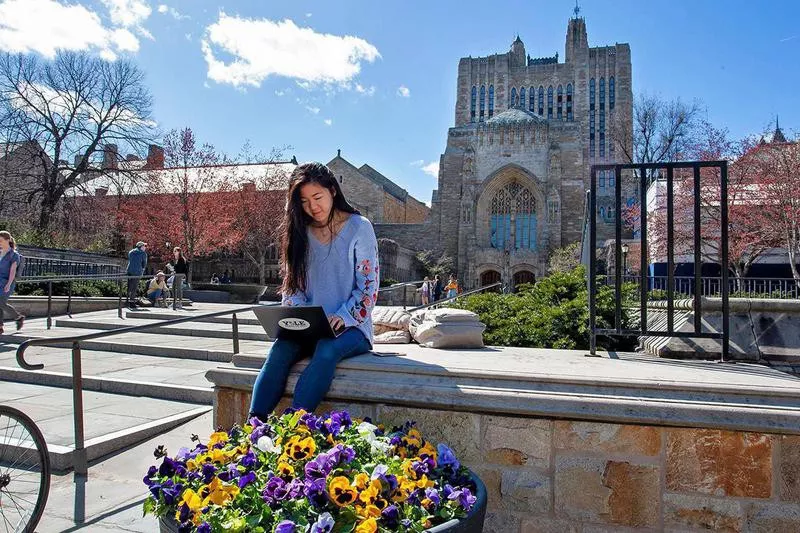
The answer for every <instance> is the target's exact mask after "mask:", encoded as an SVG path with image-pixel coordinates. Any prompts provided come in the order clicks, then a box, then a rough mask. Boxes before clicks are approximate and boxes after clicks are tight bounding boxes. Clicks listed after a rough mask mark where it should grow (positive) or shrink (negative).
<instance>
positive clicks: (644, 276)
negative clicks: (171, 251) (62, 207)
mask: <svg viewBox="0 0 800 533" xmlns="http://www.w3.org/2000/svg"><path fill="white" fill-rule="evenodd" d="M703 168H716V169H718V170H719V176H720V199H719V200H720V205H719V207H720V246H719V260H720V265H721V266H722V268H721V271H722V284H721V285H722V286H721V287H720V289H721V297H722V333H710V332H705V333H704V332H702V331H701V329H702V323H701V318H702V309H703V307H702V306H703V304H702V286H703V285H702V268H701V267H702V256H701V246H702V238H701V234H700V224H701V222H702V220H701V210H700V206H701V204H700V202H701V189H700V170H701V169H703ZM676 169H691V170H692V171H693V173H694V191H693V192H694V194H693V197H694V198H693V200H694V201H693V204H694V217H693V219H694V238H693V249H694V324H693V325H694V331H675V323H674V318H675V316H674V315H675V276H674V274H675V253H674V245H675V239H674V237H675V236H674V231H675V228H674V224H675V221H674V193H675V191H674V179H673V176H674V172H675V170H676ZM606 170H613V171H614V174H615V178H616V179H615V183H614V209H615V220H614V225H615V238H614V258H615V261H614V280H615V295H614V296H615V297H614V328H613V329H599V328H598V327H597V314H596V309H595V304H596V298H597V172H598V171H606ZM623 170H631V171H634V172H636V174H638V180H639V183H638V186H639V196H640V198H639V205H640V206H641V213H640V217H639V220H640V235H639V238H640V244H641V246H640V248H641V250H640V253H641V272H640V281H639V284H640V295H639V296H640V300H639V312H640V316H641V320H640V323H639V329H623V328H622V280H623V272H622V171H623ZM653 172H659V173H660V172H664V173H665V174H666V186H667V205H666V211H667V235H666V240H665V242H666V248H667V329H666V330H655V331H653V330H649V329H648V328H647V293H648V290H649V283H648V281H649V279H648V265H649V262H648V255H647V215H648V211H647V188H648V186H649V180H648V174H649V173H653ZM590 181H591V188H590V190H589V209H588V213H589V272H588V276H589V329H590V339H589V350H590V354H591V355H595V354H596V352H597V335H608V336H652V337H679V338H695V339H699V338H705V339H721V342H722V350H721V356H722V358H721V360H722V361H726V360H727V359H728V355H729V347H730V307H729V305H728V294H729V291H730V285H729V281H728V268H727V265H728V163H727V161H686V162H677V163H651V164H611V165H592V167H591V179H590Z"/></svg>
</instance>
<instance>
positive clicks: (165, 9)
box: [158, 4, 192, 20]
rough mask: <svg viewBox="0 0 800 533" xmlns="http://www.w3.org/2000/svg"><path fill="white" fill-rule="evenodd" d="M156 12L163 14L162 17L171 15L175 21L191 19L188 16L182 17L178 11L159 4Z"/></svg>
mask: <svg viewBox="0 0 800 533" xmlns="http://www.w3.org/2000/svg"><path fill="white" fill-rule="evenodd" d="M158 12H159V13H161V14H164V15H166V14H170V15H172V18H174V19H175V20H183V19H188V18H192V17H190V16H189V15H184V14H183V13H181V12H180V11H178V10H177V9H175V8H174V7H169V6H168V5H166V4H161V5H160V6H158Z"/></svg>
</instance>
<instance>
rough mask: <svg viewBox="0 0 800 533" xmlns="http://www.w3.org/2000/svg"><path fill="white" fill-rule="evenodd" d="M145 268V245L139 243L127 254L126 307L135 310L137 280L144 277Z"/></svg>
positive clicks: (136, 304) (142, 242)
mask: <svg viewBox="0 0 800 533" xmlns="http://www.w3.org/2000/svg"><path fill="white" fill-rule="evenodd" d="M146 267H147V243H146V242H144V241H139V242H137V243H136V246H134V247H133V249H132V250H131V251H130V252H128V268H127V269H126V271H125V272H126V274H127V275H128V307H130V308H131V309H136V308H137V307H138V303H137V302H136V298H137V297H138V293H139V280H140V279H141V278H142V276H144V269H145V268H146Z"/></svg>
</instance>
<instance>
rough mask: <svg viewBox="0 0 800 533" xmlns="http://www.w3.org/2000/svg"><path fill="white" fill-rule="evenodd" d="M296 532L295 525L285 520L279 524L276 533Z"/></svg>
mask: <svg viewBox="0 0 800 533" xmlns="http://www.w3.org/2000/svg"><path fill="white" fill-rule="evenodd" d="M294 532H295V523H294V522H292V521H291V520H283V521H281V522H278V525H277V526H275V533H294Z"/></svg>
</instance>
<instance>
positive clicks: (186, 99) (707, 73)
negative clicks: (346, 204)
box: [0, 0, 800, 202]
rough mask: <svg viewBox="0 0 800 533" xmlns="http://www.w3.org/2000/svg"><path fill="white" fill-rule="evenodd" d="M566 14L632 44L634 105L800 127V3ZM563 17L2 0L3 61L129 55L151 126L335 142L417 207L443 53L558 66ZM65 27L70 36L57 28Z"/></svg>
mask: <svg viewBox="0 0 800 533" xmlns="http://www.w3.org/2000/svg"><path fill="white" fill-rule="evenodd" d="M580 5H581V15H582V16H584V17H585V18H586V24H587V29H588V33H589V44H590V45H591V46H598V45H604V44H612V43H614V42H628V43H630V45H631V51H632V58H633V78H634V82H633V83H634V92H635V93H640V92H649V93H658V94H660V95H661V96H663V97H665V98H674V97H681V98H683V99H685V100H691V99H695V98H696V99H699V100H701V101H702V103H703V105H704V106H705V107H707V109H708V117H709V119H710V120H711V121H712V122H713V123H715V124H716V125H718V126H723V127H727V128H728V129H729V130H730V131H731V133H732V135H733V136H735V137H739V136H744V135H749V134H752V133H758V132H761V131H762V130H764V129H765V128H766V127H767V126H768V125H769V123H770V121H771V120H773V119H774V116H775V115H776V114H779V115H780V121H781V125H782V126H783V127H784V130H785V131H787V132H795V131H797V130H800V105H798V104H799V103H800V99H799V98H798V96H797V95H798V87H800V68H798V66H797V65H798V64H800V2H797V1H782V2H778V1H772V0H771V1H770V2H752V1H749V2H744V1H730V0H729V1H710V0H701V1H697V0H695V1H680V0H672V1H647V2H642V1H641V0H639V1H631V0H614V1H613V2H612V1H605V2H601V1H598V0H594V1H591V0H587V1H582V2H581V3H580ZM573 8H574V3H572V2H569V1H549V2H540V1H530V0H528V1H523V0H507V1H505V2H502V3H487V2H475V1H472V0H460V1H437V2H430V1H408V2H381V1H377V2H376V1H371V2H367V1H360V0H359V1H340V2H337V1H331V0H325V1H310V0H308V1H306V0H294V1H278V0H269V1H254V0H251V1H236V0H230V1H227V2H222V3H220V2H211V1H204V0H163V1H159V0H153V1H150V0H70V1H69V2H66V0H63V1H62V0H0V21H4V23H5V26H3V23H2V22H0V49H5V50H14V51H26V52H30V53H43V54H45V55H47V54H48V53H52V50H54V49H56V48H70V49H88V50H90V51H92V52H93V53H98V54H101V55H104V56H105V57H109V58H113V57H120V56H128V57H131V58H133V59H134V60H135V61H136V62H137V63H138V64H139V65H140V67H141V68H142V69H143V70H144V72H145V73H146V76H147V83H148V85H149V87H150V89H151V91H152V93H153V96H154V99H155V107H154V116H155V119H156V120H157V121H158V123H159V124H160V126H161V128H163V129H165V130H166V129H170V128H173V127H183V126H190V127H192V128H193V129H194V130H195V132H196V134H197V136H198V137H199V138H200V139H201V140H204V141H208V142H211V143H212V144H214V145H216V146H217V147H219V148H220V149H222V150H224V151H225V152H228V153H231V154H235V153H236V152H238V150H239V148H240V147H241V146H242V144H243V143H244V142H245V141H246V140H248V139H249V140H250V141H251V143H252V144H253V145H254V146H255V147H256V148H257V149H259V150H261V151H263V152H269V150H270V149H271V148H272V147H278V146H284V145H289V146H291V147H292V148H291V149H290V150H287V155H296V156H297V158H298V159H299V160H301V161H304V160H321V161H323V162H327V161H328V160H330V159H331V158H332V157H333V156H334V155H335V154H336V150H337V149H339V148H341V150H342V155H343V156H344V157H346V158H347V159H348V160H349V161H350V162H352V163H354V164H355V165H357V166H360V165H361V164H362V163H369V164H370V165H371V166H373V167H375V168H376V169H378V170H379V171H381V172H382V173H384V174H385V175H387V176H388V177H390V178H392V179H394V180H395V181H396V182H397V183H398V184H400V185H401V186H403V187H405V188H406V189H408V190H409V192H410V193H411V194H413V195H414V196H416V197H417V198H419V199H420V200H423V201H426V202H428V201H429V200H430V194H431V190H432V189H433V188H434V187H435V186H436V179H435V177H433V176H432V175H431V174H435V167H436V165H437V163H438V158H439V155H440V154H441V153H442V151H443V150H444V147H445V141H446V134H447V128H448V127H451V126H452V125H453V114H454V101H455V81H456V80H455V76H456V67H457V64H458V59H459V58H460V57H462V56H467V55H472V56H482V55H488V54H492V53H497V52H504V51H506V50H508V47H509V46H510V44H511V42H512V40H513V39H514V37H515V36H516V34H517V33H519V35H520V37H521V38H522V40H523V41H524V42H525V46H526V49H527V51H528V53H529V54H530V55H532V56H545V55H553V54H554V53H555V52H558V53H559V55H560V56H561V57H563V53H564V35H565V32H566V25H567V20H568V19H569V17H570V16H571V14H572V9H573ZM34 13H35V15H36V17H35V18H34V17H32V16H31V15H32V14H34ZM30 20H36V21H37V22H36V23H35V24H34V23H32V22H29V21H30ZM67 20H69V21H70V24H69V25H70V27H72V28H73V29H72V30H71V31H72V34H70V31H64V30H63V29H62V30H58V31H55V28H63V27H64V25H65V24H64V23H65V21H67ZM271 35H274V36H276V38H275V39H270V38H269V37H270V36H271ZM237 60H239V61H241V60H244V62H245V64H244V65H243V66H241V65H238V63H236V62H237ZM425 170H427V171H428V172H427V173H426V171H425Z"/></svg>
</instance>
